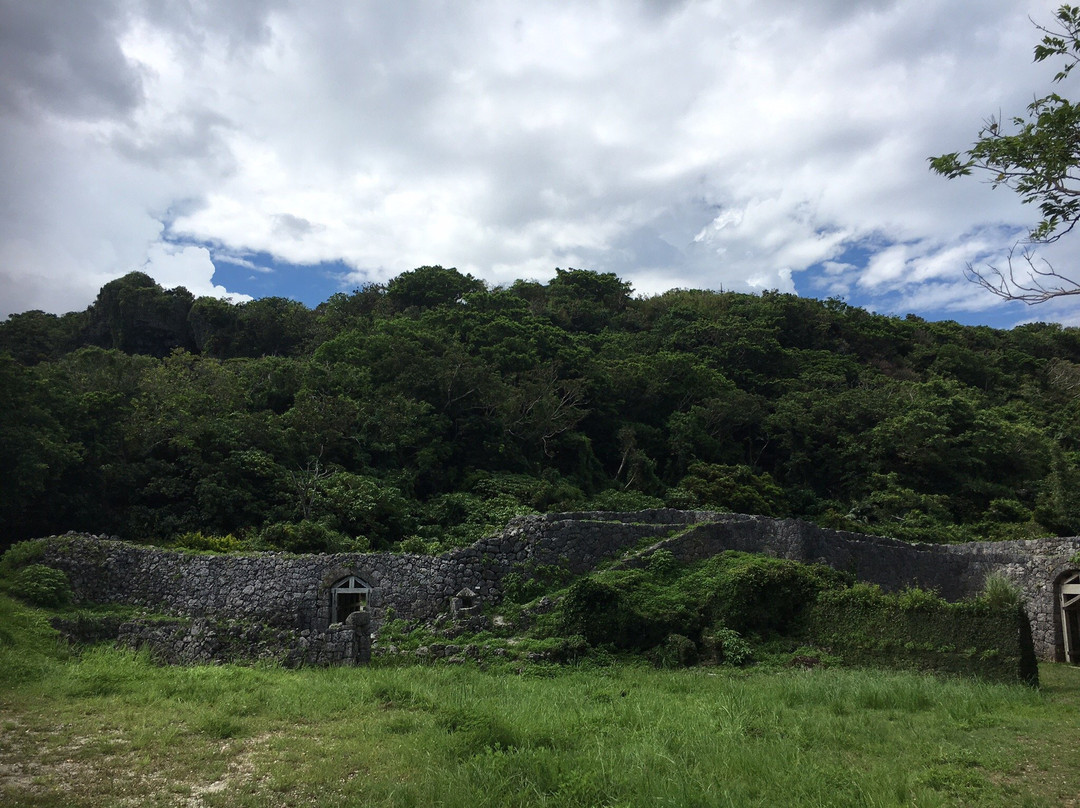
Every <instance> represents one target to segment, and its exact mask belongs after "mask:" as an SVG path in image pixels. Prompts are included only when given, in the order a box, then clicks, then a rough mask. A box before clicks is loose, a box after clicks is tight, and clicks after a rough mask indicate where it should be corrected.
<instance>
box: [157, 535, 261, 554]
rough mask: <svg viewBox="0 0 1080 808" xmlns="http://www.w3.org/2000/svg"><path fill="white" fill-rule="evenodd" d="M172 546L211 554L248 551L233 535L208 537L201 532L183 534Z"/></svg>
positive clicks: (174, 540) (175, 539)
mask: <svg viewBox="0 0 1080 808" xmlns="http://www.w3.org/2000/svg"><path fill="white" fill-rule="evenodd" d="M172 546H173V547H175V548H177V549H180V550H200V551H203V552H210V553H236V552H240V551H241V550H246V549H248V548H247V545H246V544H245V543H244V542H243V541H242V540H241V539H238V538H236V536H234V535H233V534H232V533H228V534H226V535H224V536H215V535H213V534H211V535H209V536H208V535H206V534H205V533H202V532H200V531H193V532H188V533H181V534H180V535H179V536H177V537H176V538H174V539H173V541H172Z"/></svg>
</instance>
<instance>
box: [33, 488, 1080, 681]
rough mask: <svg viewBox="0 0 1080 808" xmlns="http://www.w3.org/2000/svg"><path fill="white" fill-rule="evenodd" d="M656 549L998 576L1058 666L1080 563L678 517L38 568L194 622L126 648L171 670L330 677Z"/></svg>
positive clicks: (109, 599)
mask: <svg viewBox="0 0 1080 808" xmlns="http://www.w3.org/2000/svg"><path fill="white" fill-rule="evenodd" d="M659 549H666V550H668V551H670V552H671V553H672V554H673V555H674V556H675V557H676V558H678V559H680V560H683V561H692V560H698V559H702V558H707V557H709V556H712V555H715V554H717V553H720V552H723V551H725V550H741V551H745V552H751V553H764V554H767V555H772V556H776V557H780V558H788V559H792V560H796V561H803V562H818V563H823V564H828V565H829V566H831V567H834V568H836V569H840V570H846V571H850V572H852V573H854V574H855V576H856V577H857V578H858V579H860V580H863V581H867V582H871V583H876V584H879V585H880V586H882V587H883V588H884V589H886V590H896V589H901V588H904V587H906V586H911V585H918V586H922V587H925V588H929V589H934V590H936V591H938V592H939V593H940V594H941V595H942V596H943V597H945V598H946V599H950V600H955V599H960V598H963V597H965V596H969V595H973V594H975V593H977V592H978V591H979V590H980V589H981V587H982V585H983V582H984V580H985V579H986V576H987V575H989V574H990V573H994V572H997V573H1000V574H1002V575H1004V576H1005V577H1006V578H1008V579H1009V580H1010V581H1011V582H1013V583H1014V584H1016V585H1017V586H1018V587H1019V588H1020V589H1021V591H1022V592H1023V594H1024V597H1025V599H1026V603H1027V610H1028V613H1029V616H1030V618H1031V624H1032V635H1033V638H1034V642H1035V651H1036V654H1038V656H1039V657H1040V658H1042V659H1055V658H1061V653H1062V650H1061V649H1062V639H1061V626H1060V617H1059V616H1058V615H1057V614H1056V611H1057V610H1056V608H1055V602H1054V599H1055V582H1056V581H1057V580H1059V578H1060V577H1061V576H1062V575H1063V574H1065V573H1067V572H1069V571H1070V570H1075V569H1076V568H1077V567H1078V566H1080V565H1078V564H1077V563H1076V561H1075V560H1070V559H1076V558H1078V554H1080V537H1076V538H1055V539H1041V540H1030V541H1011V542H975V543H969V544H958V545H935V544H908V543H905V542H901V541H896V540H893V539H887V538H881V537H876V536H864V535H859V534H855V533H844V532H838V531H834V530H826V529H823V528H819V527H816V526H814V525H811V524H808V523H806V522H803V521H801V520H793V519H771V518H767V517H756V516H744V515H739V514H719V513H713V512H707V511H675V510H668V509H662V510H653V511H642V512H635V513H563V514H547V515H541V516H526V517H519V518H516V519H514V520H512V521H511V522H510V523H509V524H508V525H507V527H506V529H505V530H504V531H503V532H502V533H500V534H498V535H495V536H492V537H490V538H486V539H482V540H481V541H479V542H477V543H476V544H473V545H471V546H469V547H465V548H460V549H457V550H453V551H451V552H448V553H444V554H443V555H439V556H422V555H413V554H393V553H362V554H335V555H303V556H296V555H287V554H282V553H260V554H252V555H242V556H230V555H197V554H191V553H183V552H175V551H167V550H161V549H158V548H152V547H144V546H137V545H131V544H127V543H124V542H120V541H115V540H108V539H103V538H101V537H93V536H86V535H74V534H69V535H67V536H63V537H52V538H51V539H50V540H48V541H47V542H46V549H45V555H44V557H43V559H42V562H41V563H45V564H49V565H50V566H53V567H56V568H58V569H62V570H63V571H64V572H65V573H67V575H68V578H69V579H70V581H71V584H72V588H73V590H74V593H75V596H76V598H77V600H78V601H79V602H83V603H123V604H131V605H137V606H145V607H148V608H150V609H152V610H154V611H157V612H164V613H166V614H171V615H175V616H177V617H183V618H188V619H189V622H187V623H183V624H180V623H178V624H176V625H173V626H171V627H168V626H157V627H153V626H151V627H149V628H147V627H144V628H135V627H129V628H127V629H125V631H126V632H127V634H124V633H123V632H121V639H123V640H124V641H126V642H127V643H129V644H132V645H139V644H149V645H151V646H153V647H155V648H158V649H165V650H164V651H162V652H161V653H162V656H163V658H166V659H170V660H181V661H193V660H198V659H224V658H231V657H230V656H229V653H226V651H230V650H231V651H235V650H236V649H237V648H238V647H240V646H241V645H242V644H243V643H242V642H241V641H238V640H237V635H239V636H240V637H241V639H242V638H243V636H246V635H243V632H244V631H245V630H247V631H252V632H254V633H253V634H251V636H252V637H255V636H256V635H257V636H258V637H259V639H258V641H257V642H256V643H255V646H254V648H257V649H261V650H260V651H259V652H258V653H261V654H262V655H268V656H275V658H279V659H282V660H284V661H287V662H293V663H303V662H310V663H315V664H333V663H340V662H346V663H347V662H353V661H360V662H362V661H364V660H365V659H366V658H367V656H368V654H369V653H370V644H369V638H370V637H374V638H376V640H377V637H378V632H379V628H380V627H381V625H382V624H383V622H384V621H385V620H386V619H387V616H388V615H393V616H397V617H404V618H406V619H411V620H426V619H431V618H434V617H436V616H437V615H439V614H441V613H445V612H447V611H448V610H449V609H450V605H451V601H452V599H454V598H455V597H457V596H458V595H459V593H461V592H462V590H469V591H471V592H472V593H474V594H475V607H479V608H482V607H483V606H485V605H490V604H493V603H497V602H498V601H499V600H500V599H501V596H502V583H503V579H504V578H505V576H506V575H507V574H509V573H511V572H516V573H520V574H524V575H528V574H529V572H530V570H534V569H536V568H537V567H538V566H544V565H554V566H558V567H560V568H562V569H565V570H568V571H569V572H570V573H572V574H574V575H579V574H583V573H586V572H589V571H590V570H593V569H595V568H596V567H597V566H598V565H599V564H601V563H603V562H616V563H621V564H627V565H633V564H638V563H643V562H644V559H646V558H647V557H648V556H649V555H651V554H652V553H653V552H655V551H656V550H659ZM348 576H355V577H356V578H359V579H362V580H363V581H364V582H366V583H367V584H368V586H369V587H370V591H369V592H368V593H367V598H366V603H365V604H364V607H363V615H362V623H363V625H359V624H357V625H342V623H340V622H337V623H332V620H333V617H334V614H333V610H334V604H333V602H332V590H333V587H334V586H335V584H336V583H337V582H339V581H341V580H343V579H345V578H347V577H348ZM339 619H341V618H339ZM358 619H359V616H358V618H354V620H353V621H352V622H354V623H356V622H357V620H358ZM244 626H247V627H249V628H246V629H245V628H243V627H244ZM252 626H254V627H256V628H255V629H252V628H250V627H252ZM260 632H261V633H260ZM274 632H277V633H276V634H274ZM198 638H202V639H201V640H199V639H198ZM223 638H224V639H223ZM230 638H231V639H230ZM225 639H229V641H228V642H225ZM259 643H262V644H261V645H260V644H259ZM222 649H226V651H223V650H222ZM255 655H258V654H255Z"/></svg>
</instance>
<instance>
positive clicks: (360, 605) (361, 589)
mask: <svg viewBox="0 0 1080 808" xmlns="http://www.w3.org/2000/svg"><path fill="white" fill-rule="evenodd" d="M370 594H371V587H370V586H369V585H368V583H367V582H366V581H364V580H363V579H362V578H360V577H359V576H357V575H347V576H345V577H344V578H342V579H341V580H340V581H338V582H337V583H336V584H334V585H333V586H332V587H330V622H331V623H344V622H345V619H346V618H347V617H348V616H349V615H350V614H352V613H353V612H362V611H364V610H365V609H366V608H367V601H368V595H370Z"/></svg>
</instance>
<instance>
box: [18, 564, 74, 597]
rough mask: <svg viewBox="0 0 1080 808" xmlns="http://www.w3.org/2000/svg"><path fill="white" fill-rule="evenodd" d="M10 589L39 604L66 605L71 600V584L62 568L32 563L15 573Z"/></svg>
mask: <svg viewBox="0 0 1080 808" xmlns="http://www.w3.org/2000/svg"><path fill="white" fill-rule="evenodd" d="M10 591H11V593H12V594H13V595H15V596H16V597H19V598H22V599H23V600H25V601H27V602H29V603H33V604H35V605H37V606H64V605H66V604H68V603H69V602H70V601H71V597H72V593H71V584H70V583H69V582H68V578H67V575H65V574H64V573H63V571H62V570H58V569H53V568H52V567H46V566H45V565H43V564H31V565H30V566H28V567H23V568H22V569H20V570H19V571H18V572H16V573H15V575H14V577H13V578H12V579H11V584H10Z"/></svg>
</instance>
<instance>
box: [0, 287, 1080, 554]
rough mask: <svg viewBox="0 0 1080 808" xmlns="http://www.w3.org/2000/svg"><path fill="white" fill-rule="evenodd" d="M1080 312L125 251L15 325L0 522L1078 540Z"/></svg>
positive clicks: (143, 536)
mask: <svg viewBox="0 0 1080 808" xmlns="http://www.w3.org/2000/svg"><path fill="white" fill-rule="evenodd" d="M1078 396H1080V330H1077V329H1072V328H1063V327H1061V326H1058V325H1049V324H1041V323H1040V324H1032V325H1025V326H1020V327H1017V328H1014V329H1012V330H1010V331H1003V330H996V329H992V328H987V327H965V326H961V325H958V324H957V323H954V322H926V321H924V320H922V319H921V318H918V317H915V316H910V315H909V316H908V317H907V318H903V319H900V318H895V317H885V316H879V315H875V314H870V313H868V312H866V311H864V310H861V309H858V308H854V307H851V306H848V305H846V304H845V303H843V302H841V301H837V300H827V301H819V300H813V299H807V298H801V297H797V296H795V295H788V294H779V293H775V292H766V293H765V294H762V295H760V296H755V295H744V294H735V293H730V292H711V291H697V290H673V291H670V292H667V293H665V294H663V295H659V296H655V297H647V298H638V297H633V296H632V290H631V288H630V286H629V284H627V283H625V282H623V281H622V280H620V279H619V278H618V277H616V276H615V275H613V274H602V273H596V272H591V271H586V270H577V269H568V270H561V269H560V270H558V271H557V272H556V275H555V277H554V279H552V280H551V281H550V282H549V283H547V284H541V283H535V282H527V281H518V282H516V283H514V284H513V285H512V286H510V287H508V288H488V287H487V286H486V285H485V284H484V283H483V282H482V281H480V280H477V279H475V278H473V277H472V276H470V275H466V274H462V273H460V272H458V271H456V270H454V269H444V268H442V267H421V268H419V269H416V270H413V271H411V272H406V273H404V274H402V275H400V276H398V277H397V278H395V279H394V280H392V281H390V282H389V283H387V284H374V285H370V286H366V287H364V288H362V289H359V290H357V291H355V292H354V293H352V294H348V295H346V294H337V295H334V296H333V297H331V298H330V299H329V300H327V301H326V302H325V303H323V304H321V305H319V306H318V307H317V308H315V309H313V310H312V309H309V308H307V307H306V306H304V305H302V304H300V303H297V302H294V301H291V300H286V299H282V298H264V299H260V300H254V301H251V302H248V303H243V304H238V305H234V304H231V303H228V302H225V301H221V300H218V299H213V298H207V297H201V298H198V299H196V298H194V297H193V296H192V295H191V294H190V293H189V292H188V291H187V290H185V289H183V288H177V289H172V290H165V289H162V288H161V287H160V286H158V285H157V284H156V283H155V282H154V281H153V280H152V279H151V278H150V277H148V276H147V275H144V274H141V273H132V274H129V275H126V276H125V277H123V278H120V279H118V280H115V281H112V282H111V283H108V284H106V285H105V286H104V287H103V288H102V289H101V291H100V294H99V295H98V297H97V300H96V301H95V302H94V303H93V305H91V306H90V307H89V308H88V309H87V310H86V311H84V312H74V313H69V314H65V315H63V316H61V317H57V316H54V315H50V314H45V313H42V312H40V311H31V312H26V313H22V314H16V315H12V316H11V317H9V318H8V320H7V321H5V322H3V323H0V416H2V417H0V542H2V544H3V545H7V544H10V543H11V542H13V541H16V540H19V539H23V538H27V537H31V536H38V535H45V534H51V533H58V532H65V531H68V530H83V531H90V532H95V533H111V534H117V535H119V536H121V537H122V538H126V539H130V540H135V541H153V542H162V543H168V542H175V543H179V544H181V545H186V546H192V547H200V546H202V547H206V548H218V549H228V548H236V549H240V548H245V547H246V548H282V549H288V550H293V551H313V550H322V549H352V548H356V549H363V548H369V547H370V548H374V549H382V548H401V549H407V550H413V551H437V550H440V549H442V548H445V547H447V546H450V545H454V544H461V543H465V542H469V541H471V540H473V539H475V538H478V537H479V536H481V535H483V534H485V533H486V532H488V531H490V530H492V529H495V528H497V527H499V526H501V525H502V524H503V523H505V521H506V520H507V519H508V518H509V517H510V516H512V515H515V514H520V513H530V512H535V511H551V510H581V509H617V510H633V509H638V508H646V507H658V506H673V507H678V508H709V509H729V510H732V511H737V512H743V513H758V514H766V515H773V516H799V517H803V518H805V519H808V520H810V521H813V522H816V523H817V524H820V525H823V526H827V527H835V528H842V529H848V530H856V531H861V532H868V533H879V534H885V535H892V536H896V537H899V538H904V539H916V540H937V541H960V540H969V539H984V538H988V539H1005V538H1027V537H1034V536H1040V535H1049V534H1055V533H1056V534H1061V535H1074V534H1077V533H1080V502H1078V501H1077V498H1076V497H1075V496H1074V492H1075V491H1076V490H1077V487H1078V486H1080V452H1078V448H1080V442H1078V438H1080V417H1078V414H1080V401H1078Z"/></svg>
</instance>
